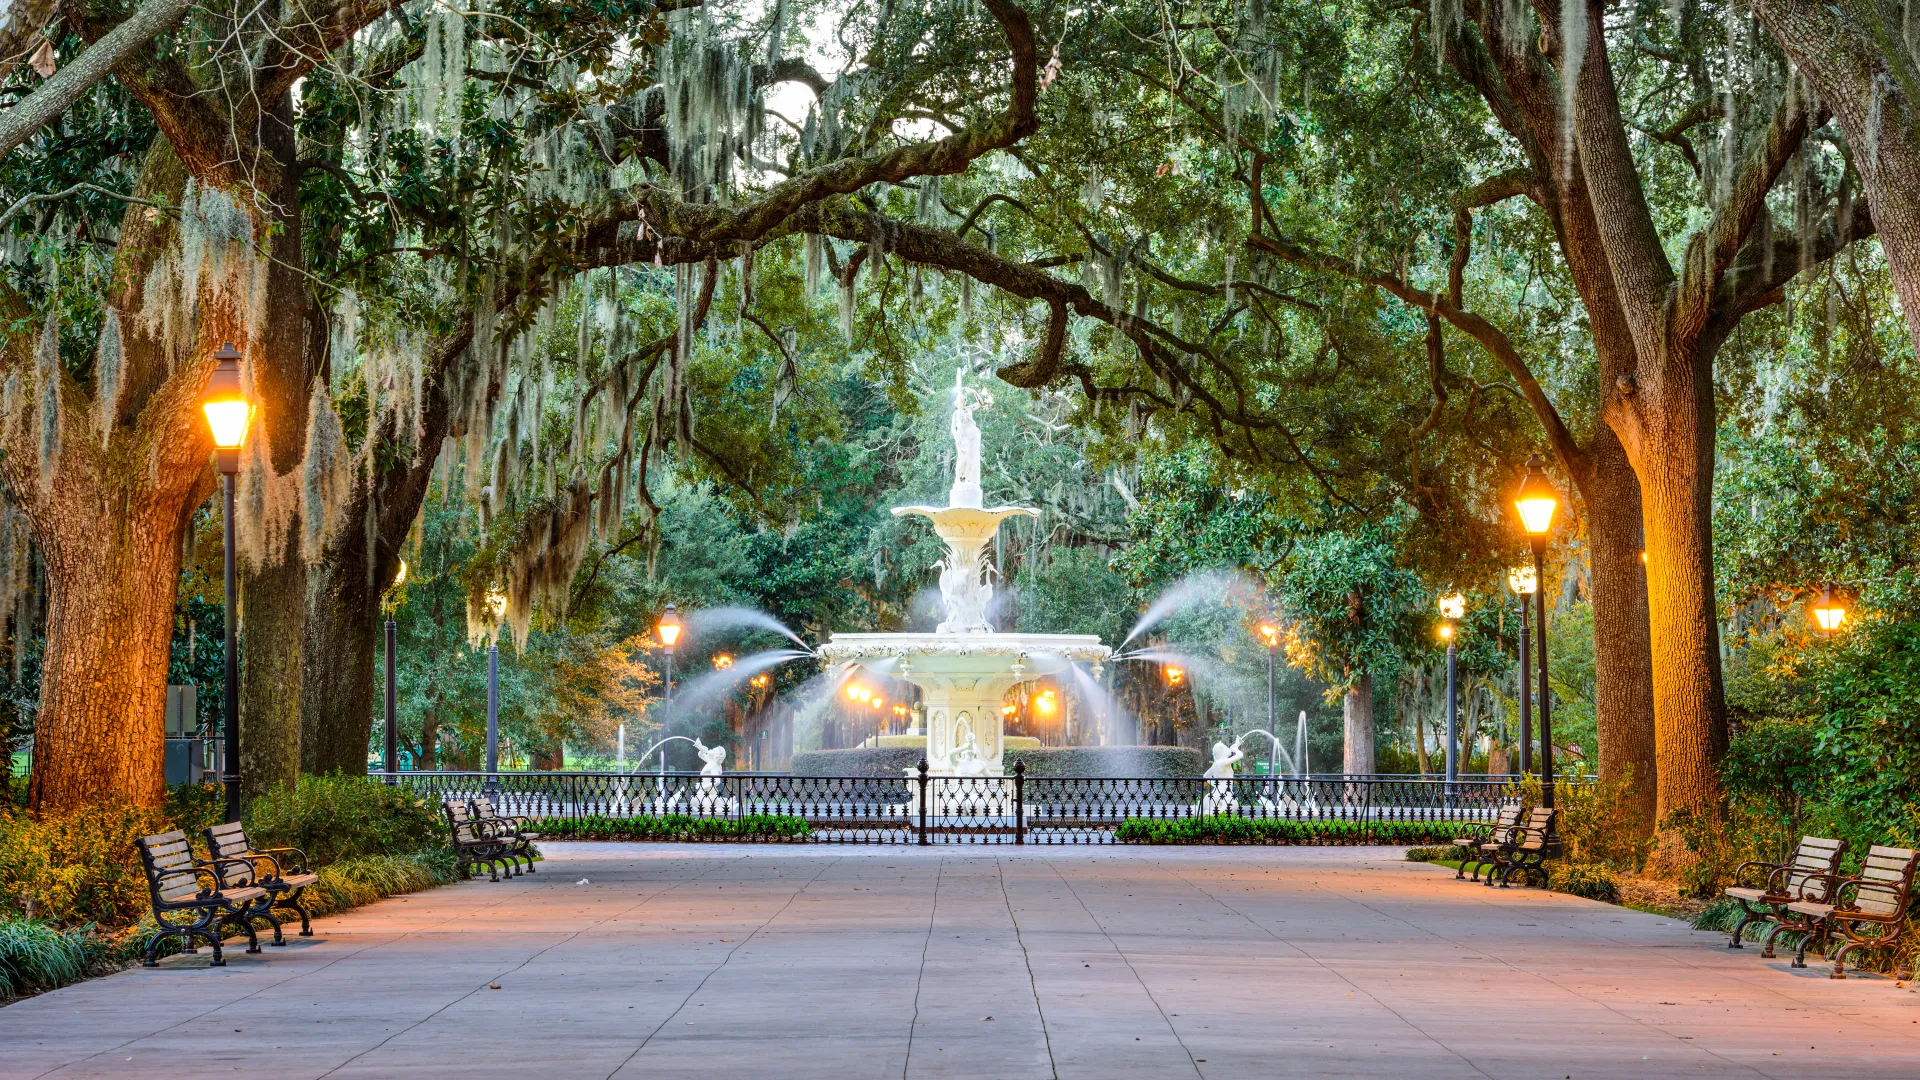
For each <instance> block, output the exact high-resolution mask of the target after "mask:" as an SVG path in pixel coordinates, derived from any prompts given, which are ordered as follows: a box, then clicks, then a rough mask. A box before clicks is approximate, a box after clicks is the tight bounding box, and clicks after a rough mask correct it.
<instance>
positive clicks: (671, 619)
mask: <svg viewBox="0 0 1920 1080" xmlns="http://www.w3.org/2000/svg"><path fill="white" fill-rule="evenodd" d="M654 632H655V633H657V634H659V635H660V647H661V648H662V649H664V650H665V651H666V656H667V684H666V697H665V699H664V700H663V701H662V702H661V706H660V737H661V738H662V739H663V740H664V739H665V738H666V735H667V725H668V723H669V722H671V721H672V720H673V644H674V642H676V641H679V640H680V613H679V612H677V611H675V610H673V605H672V604H668V605H667V610H666V611H664V612H661V614H660V624H659V625H658V626H656V627H655V628H654ZM666 798H667V751H666V749H665V747H664V746H663V747H662V748H661V750H660V800H661V802H660V805H661V808H662V810H663V811H664V809H665V807H666Z"/></svg>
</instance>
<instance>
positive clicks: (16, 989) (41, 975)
mask: <svg viewBox="0 0 1920 1080" xmlns="http://www.w3.org/2000/svg"><path fill="white" fill-rule="evenodd" d="M92 939H93V934H92V927H90V926H81V927H76V928H74V929H71V930H61V929H57V928H55V927H53V926H51V925H49V924H47V923H45V922H43V921H41V920H39V919H33V918H28V917H25V916H16V915H0V1001H11V1000H13V998H14V997H16V996H17V995H19V994H21V993H22V992H25V991H28V990H51V989H53V988H55V987H59V986H65V985H67V984H68V983H71V982H78V981H79V980H80V979H81V978H82V977H84V976H85V975H86V972H87V968H88V967H89V966H91V964H92V962H93V960H94V949H93V944H92Z"/></svg>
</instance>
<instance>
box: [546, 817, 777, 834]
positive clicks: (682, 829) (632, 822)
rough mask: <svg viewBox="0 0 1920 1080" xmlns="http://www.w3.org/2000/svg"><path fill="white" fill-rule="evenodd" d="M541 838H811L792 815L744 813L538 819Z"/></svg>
mask: <svg viewBox="0 0 1920 1080" xmlns="http://www.w3.org/2000/svg"><path fill="white" fill-rule="evenodd" d="M539 831H540V834H541V835H542V836H552V837H567V838H569V839H573V840H804V839H806V838H807V837H809V836H811V835H813V827H812V826H811V825H808V824H807V820H806V819H805V818H801V817H794V816H793V815H791V814H746V815H744V816H742V817H739V818H702V817H693V816H691V815H688V814H663V815H660V816H658V817H632V818H615V817H606V816H603V815H600V814H594V815H591V816H588V817H550V818H541V819H540V824H539Z"/></svg>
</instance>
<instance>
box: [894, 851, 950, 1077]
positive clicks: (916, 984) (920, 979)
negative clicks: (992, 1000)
mask: <svg viewBox="0 0 1920 1080" xmlns="http://www.w3.org/2000/svg"><path fill="white" fill-rule="evenodd" d="M946 873H947V860H946V859H945V858H942V859H941V860H940V866H939V867H938V868H937V869H935V870H934V872H933V903H932V904H930V905H928V907H929V909H930V910H928V912H927V939H926V940H925V941H923V942H921V943H920V971H919V973H918V974H917V975H916V976H915V977H914V980H913V1019H912V1021H910V1022H909V1023H908V1024H907V1054H906V1058H905V1059H904V1060H902V1061H901V1062H900V1080H907V1069H908V1068H910V1067H911V1066H912V1065H913V1033H914V1031H915V1030H916V1029H918V1028H919V1027H920V988H921V987H922V986H924V985H926V981H927V950H928V949H931V948H932V947H933V923H934V919H935V918H936V917H937V916H938V915H939V914H940V880H941V879H942V878H944V877H945V876H946Z"/></svg>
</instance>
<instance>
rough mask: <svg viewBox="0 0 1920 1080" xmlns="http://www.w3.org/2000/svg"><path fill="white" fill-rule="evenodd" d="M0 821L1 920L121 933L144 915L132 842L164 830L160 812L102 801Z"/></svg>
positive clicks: (11, 814)
mask: <svg viewBox="0 0 1920 1080" xmlns="http://www.w3.org/2000/svg"><path fill="white" fill-rule="evenodd" d="M0 815H4V816H0V915H13V914H18V915H21V916H24V917H26V918H36V917H37V918H40V919H44V920H47V921H49V922H51V923H54V924H56V925H60V926H78V925H81V924H85V923H98V924H101V925H104V926H123V925H126V924H127V923H130V922H133V921H134V920H136V919H138V918H139V917H140V915H141V914H142V913H143V912H145V911H146V910H147V905H148V898H147V879H146V874H145V873H144V872H143V871H142V870H141V867H140V857H139V853H138V851H137V850H136V849H135V848H134V846H133V842H134V840H135V839H136V838H138V837H141V836H148V835H151V834H154V833H158V832H163V831H165V830H166V828H167V822H166V819H165V818H164V817H163V816H162V815H161V814H160V813H159V812H157V811H154V810H151V809H146V808H143V807H136V806H133V805H131V804H128V803H123V802H113V801H103V802H99V803H95V804H92V805H89V806H85V807H82V808H80V809H77V810H71V811H68V812H65V813H60V814H48V815H45V816H43V817H41V818H39V819H38V820H35V819H33V818H30V817H28V816H27V815H26V813H25V812H23V811H17V810H11V809H7V808H0Z"/></svg>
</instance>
